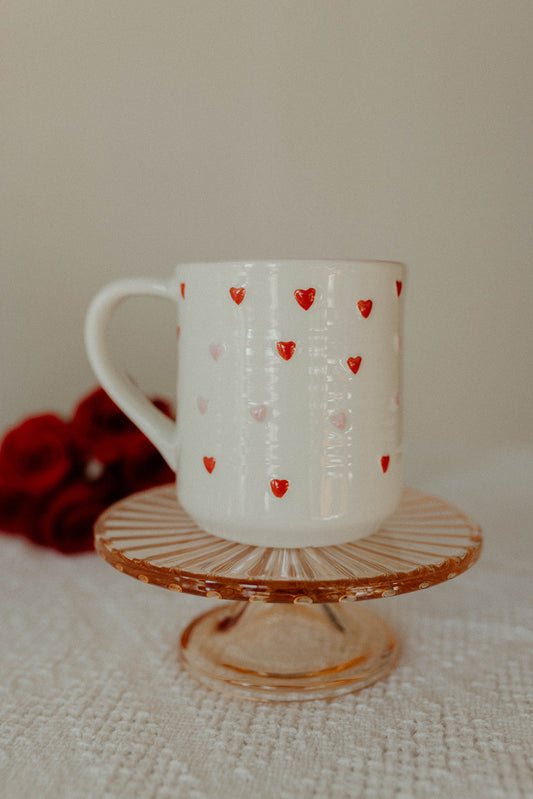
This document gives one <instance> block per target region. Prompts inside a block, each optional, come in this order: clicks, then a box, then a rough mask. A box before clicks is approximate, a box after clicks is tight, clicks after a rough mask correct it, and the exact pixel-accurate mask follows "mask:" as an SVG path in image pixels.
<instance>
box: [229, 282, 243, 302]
mask: <svg viewBox="0 0 533 799" xmlns="http://www.w3.org/2000/svg"><path fill="white" fill-rule="evenodd" d="M229 293H230V294H231V299H232V300H233V302H235V303H237V305H240V304H241V302H242V301H243V300H244V295H245V294H246V289H245V288H242V287H241V288H235V287H234V286H232V287H231V288H230V290H229Z"/></svg>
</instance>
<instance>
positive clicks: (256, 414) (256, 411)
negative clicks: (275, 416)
mask: <svg viewBox="0 0 533 799" xmlns="http://www.w3.org/2000/svg"><path fill="white" fill-rule="evenodd" d="M266 412H267V409H266V405H252V407H251V408H250V416H253V418H254V419H255V420H256V422H264V421H265V417H266Z"/></svg>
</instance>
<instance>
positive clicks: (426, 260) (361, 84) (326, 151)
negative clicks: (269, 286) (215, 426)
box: [0, 0, 533, 446]
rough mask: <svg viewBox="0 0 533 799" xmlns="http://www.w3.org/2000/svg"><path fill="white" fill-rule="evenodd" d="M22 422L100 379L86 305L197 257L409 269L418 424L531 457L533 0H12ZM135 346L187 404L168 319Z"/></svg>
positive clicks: (14, 299) (126, 355)
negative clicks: (111, 287) (87, 346)
mask: <svg viewBox="0 0 533 799" xmlns="http://www.w3.org/2000/svg"><path fill="white" fill-rule="evenodd" d="M2 29H3V34H2V35H3V39H4V41H3V44H2V56H1V58H2V62H3V68H2V75H3V77H2V94H3V99H2V105H3V114H2V116H3V122H2V127H3V144H2V161H3V178H2V187H1V191H2V212H1V213H2V229H3V232H2V240H3V241H2V267H1V286H0V291H1V299H0V303H1V328H0V336H1V341H0V353H1V358H2V362H1V381H0V421H1V422H2V426H5V425H8V424H12V423H14V422H16V421H17V420H18V419H19V418H20V417H21V416H23V415H26V414H31V413H35V412H37V411H39V410H43V409H55V410H58V411H61V412H67V411H69V410H70V408H71V407H72V404H73V403H74V402H75V400H76V398H77V397H79V396H80V394H82V393H83V392H85V391H87V390H89V389H90V388H91V387H92V386H93V385H94V382H95V381H94V377H93V375H92V373H91V371H90V368H89V366H88V363H87V360H86V357H85V352H84V347H83V339H82V326H83V317H84V314H85V310H86V308H87V305H88V303H89V301H90V298H91V297H92V296H93V294H94V293H95V292H96V291H97V289H98V288H99V287H100V286H101V285H103V284H104V283H105V282H107V281H109V280H112V279H114V278H117V277H122V276H126V275H142V274H151V275H152V274H153V275H166V274H168V273H169V272H170V271H171V270H172V268H173V266H174V264H175V263H178V262H180V261H195V260H214V259H233V258H239V259H242V258H251V257H256V258H259V257H276V256H277V257H305V256H310V257H314V258H320V257H339V258H379V259H394V260H402V261H405V262H406V263H407V264H408V266H409V269H410V272H409V280H408V285H407V288H406V327H405V348H404V363H405V392H404V404H405V432H406V437H407V438H408V439H409V440H412V441H429V442H436V443H445V442H447V443H449V442H452V443H453V442H457V443H458V442H461V443H465V444H470V445H472V446H480V445H483V444H492V443H495V442H520V441H524V440H529V441H532V440H533V412H532V407H533V402H532V393H533V367H532V360H533V333H532V322H531V318H532V308H533V268H532V260H533V259H532V252H533V225H532V221H533V220H532V215H533V214H532V210H533V188H532V187H533V145H532V136H533V100H532V98H533V45H532V31H533V3H532V2H531V0H524V2H520V1H519V0H499V1H497V2H496V1H495V0H480V1H479V2H478V1H477V0H460V1H457V2H456V1H455V0H446V2H442V0H418V2H417V1H416V0H368V2H367V1H366V0H363V1H362V2H359V1H357V0H292V1H291V0H288V1H287V2H280V1H279V0H266V1H265V2H262V1H261V0H243V1H242V2H239V0H187V1H186V2H185V0H172V1H168V0H167V1H162V2H140V1H139V0H129V1H128V2H126V1H125V0H111V2H110V1H109V0H106V1H105V2H102V1H101V0H91V2H76V0H68V1H67V0H64V1H61V0H45V2H43V0H39V1H38V2H37V1H36V2H29V1H28V0H6V1H5V2H3V4H2ZM113 336H114V340H115V341H116V345H115V346H116V353H117V357H118V358H120V360H121V362H122V363H123V364H124V366H125V368H126V369H127V370H128V372H130V374H132V375H134V376H135V377H136V378H137V379H138V381H139V382H140V384H141V385H142V386H143V387H144V388H145V390H146V391H148V392H159V393H163V394H167V395H172V393H173V384H174V368H173V366H172V360H173V355H174V343H175V342H174V316H173V309H172V308H171V307H170V306H168V307H167V305H166V304H164V303H158V302H157V301H155V300H146V301H144V302H139V301H137V300H135V301H133V300H132V301H131V303H130V304H129V306H126V307H124V308H121V309H120V312H119V314H118V316H117V319H116V323H115V325H114V329H113Z"/></svg>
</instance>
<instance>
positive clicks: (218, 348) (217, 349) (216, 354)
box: [209, 344, 224, 361]
mask: <svg viewBox="0 0 533 799" xmlns="http://www.w3.org/2000/svg"><path fill="white" fill-rule="evenodd" d="M209 352H210V354H211V357H212V359H213V360H214V361H218V359H219V358H220V356H221V355H222V353H223V352H224V347H223V346H222V344H210V345H209Z"/></svg>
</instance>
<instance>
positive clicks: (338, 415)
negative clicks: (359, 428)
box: [329, 411, 346, 430]
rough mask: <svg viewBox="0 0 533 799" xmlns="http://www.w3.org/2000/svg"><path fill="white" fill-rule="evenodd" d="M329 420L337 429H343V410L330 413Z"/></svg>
mask: <svg viewBox="0 0 533 799" xmlns="http://www.w3.org/2000/svg"><path fill="white" fill-rule="evenodd" d="M329 421H330V422H331V424H332V425H334V427H337V428H338V429H339V430H344V428H345V427H346V414H345V413H344V411H336V412H335V413H332V414H331V416H330V417H329Z"/></svg>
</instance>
